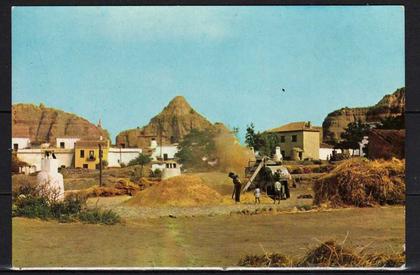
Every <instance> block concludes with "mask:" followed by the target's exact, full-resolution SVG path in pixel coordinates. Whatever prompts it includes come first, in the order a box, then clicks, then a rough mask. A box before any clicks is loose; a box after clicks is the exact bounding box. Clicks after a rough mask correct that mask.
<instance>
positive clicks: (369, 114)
mask: <svg viewBox="0 0 420 275" xmlns="http://www.w3.org/2000/svg"><path fill="white" fill-rule="evenodd" d="M404 110H405V88H404V87H403V88H400V89H398V90H396V91H395V92H394V93H392V94H389V95H385V96H384V97H383V98H382V99H381V100H380V101H379V102H378V103H377V104H376V105H374V106H371V107H363V108H347V107H346V108H342V109H339V110H336V111H334V112H332V113H330V114H328V115H327V117H326V118H325V119H324V122H323V123H322V128H323V133H324V142H327V143H329V142H333V141H339V140H340V138H341V137H340V136H341V133H343V132H344V129H345V128H346V127H347V125H348V124H349V123H351V122H355V121H358V120H360V121H361V122H363V123H375V122H380V121H381V119H384V118H386V117H390V116H392V117H393V116H398V115H401V114H402V113H404Z"/></svg>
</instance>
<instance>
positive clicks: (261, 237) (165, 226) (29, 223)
mask: <svg viewBox="0 0 420 275" xmlns="http://www.w3.org/2000/svg"><path fill="white" fill-rule="evenodd" d="M404 212H405V211H404V207H385V208H363V209H356V208H348V209H339V210H334V211H330V212H299V213H293V214H280V215H251V216H249V215H232V216H228V215H219V216H213V217H209V216H200V217H194V218H191V217H182V218H169V217H166V218H159V219H128V220H127V221H126V223H124V224H118V225H114V226H106V225H89V224H81V223H70V224H60V223H57V222H52V221H51V222H45V221H39V220H33V219H25V218H13V265H14V266H16V267H36V266H42V267H48V266H49V267H98V266H114V267H116V266H127V267H130V266H131V267H134V266H137V267H165V266H191V267H194V266H195V267H199V266H213V267H214V266H236V265H237V264H238V261H239V259H240V258H241V257H242V256H244V255H245V254H261V253H264V251H270V252H271V251H272V252H280V253H282V254H286V255H288V256H290V257H301V256H302V255H304V253H305V251H306V249H307V248H308V247H309V246H316V245H318V244H319V242H320V241H326V240H329V239H336V240H338V241H342V240H344V239H345V237H346V235H347V234H349V235H348V239H347V242H346V244H349V245H351V246H355V247H360V246H368V248H367V249H368V250H370V251H373V252H383V253H392V251H401V249H402V245H403V243H404V236H405V235H404V224H405V222H404Z"/></svg>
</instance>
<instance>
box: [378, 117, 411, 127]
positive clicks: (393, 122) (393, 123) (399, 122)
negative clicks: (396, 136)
mask: <svg viewBox="0 0 420 275" xmlns="http://www.w3.org/2000/svg"><path fill="white" fill-rule="evenodd" d="M377 128H378V129H393V130H400V129H405V123H404V114H402V115H399V116H395V117H392V116H389V117H387V118H385V119H382V120H381V123H380V125H379V126H378V127H377Z"/></svg>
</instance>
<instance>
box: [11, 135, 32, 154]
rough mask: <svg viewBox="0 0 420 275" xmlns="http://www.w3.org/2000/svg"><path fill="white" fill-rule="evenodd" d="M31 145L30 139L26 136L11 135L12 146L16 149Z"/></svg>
mask: <svg viewBox="0 0 420 275" xmlns="http://www.w3.org/2000/svg"><path fill="white" fill-rule="evenodd" d="M30 147H31V140H30V139H29V138H28V137H12V148H13V150H15V151H17V150H19V149H26V148H30Z"/></svg>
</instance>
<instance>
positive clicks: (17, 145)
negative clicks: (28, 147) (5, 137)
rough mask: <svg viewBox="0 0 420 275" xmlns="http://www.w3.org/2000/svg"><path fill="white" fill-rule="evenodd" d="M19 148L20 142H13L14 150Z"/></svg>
mask: <svg viewBox="0 0 420 275" xmlns="http://www.w3.org/2000/svg"><path fill="white" fill-rule="evenodd" d="M18 149H19V144H17V143H15V144H13V150H15V151H17V150H18Z"/></svg>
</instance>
